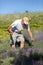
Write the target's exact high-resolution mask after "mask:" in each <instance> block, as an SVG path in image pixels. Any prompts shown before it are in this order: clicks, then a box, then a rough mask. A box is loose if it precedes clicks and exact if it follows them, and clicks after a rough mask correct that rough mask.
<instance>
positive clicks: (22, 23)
mask: <svg viewBox="0 0 43 65" xmlns="http://www.w3.org/2000/svg"><path fill="white" fill-rule="evenodd" d="M28 21H29V19H28V18H27V17H23V18H22V19H18V20H16V21H14V22H13V23H12V24H11V25H10V26H9V28H8V30H9V32H10V38H11V45H12V46H11V47H12V48H15V44H16V41H17V40H18V41H20V48H23V47H24V36H23V34H22V33H21V31H22V30H23V29H26V30H27V31H28V33H29V35H30V38H31V40H34V38H33V35H32V32H31V30H30V27H29V25H28Z"/></svg>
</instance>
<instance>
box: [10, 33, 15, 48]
mask: <svg viewBox="0 0 43 65" xmlns="http://www.w3.org/2000/svg"><path fill="white" fill-rule="evenodd" d="M10 40H11V47H12V48H15V42H16V36H15V33H13V35H11V36H10Z"/></svg>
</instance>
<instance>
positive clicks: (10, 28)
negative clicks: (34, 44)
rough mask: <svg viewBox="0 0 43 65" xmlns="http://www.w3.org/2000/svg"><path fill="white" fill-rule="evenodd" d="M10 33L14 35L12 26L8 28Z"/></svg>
mask: <svg viewBox="0 0 43 65" xmlns="http://www.w3.org/2000/svg"><path fill="white" fill-rule="evenodd" d="M8 31H9V33H10V34H13V31H12V26H9V27H8Z"/></svg>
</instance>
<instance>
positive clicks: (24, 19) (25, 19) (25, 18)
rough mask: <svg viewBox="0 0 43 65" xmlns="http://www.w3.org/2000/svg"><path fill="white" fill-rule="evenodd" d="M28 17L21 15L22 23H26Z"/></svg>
mask: <svg viewBox="0 0 43 65" xmlns="http://www.w3.org/2000/svg"><path fill="white" fill-rule="evenodd" d="M29 20H30V19H29V18H28V17H23V18H22V24H28V21H29Z"/></svg>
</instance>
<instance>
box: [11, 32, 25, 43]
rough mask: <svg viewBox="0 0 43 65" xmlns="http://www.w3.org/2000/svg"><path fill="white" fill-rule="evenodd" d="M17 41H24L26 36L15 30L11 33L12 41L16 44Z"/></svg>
mask: <svg viewBox="0 0 43 65" xmlns="http://www.w3.org/2000/svg"><path fill="white" fill-rule="evenodd" d="M16 41H17V42H24V37H23V35H22V34H18V33H16V32H14V33H13V34H12V35H10V43H11V44H15V43H16Z"/></svg>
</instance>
